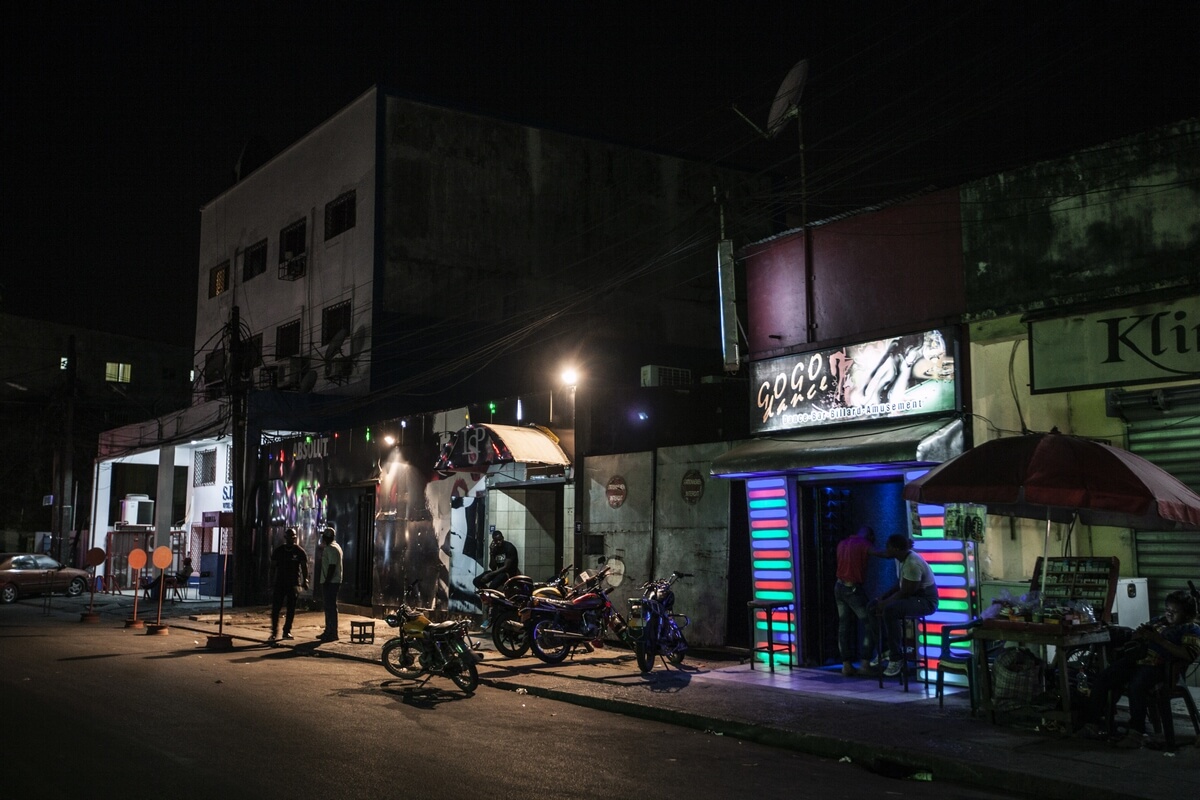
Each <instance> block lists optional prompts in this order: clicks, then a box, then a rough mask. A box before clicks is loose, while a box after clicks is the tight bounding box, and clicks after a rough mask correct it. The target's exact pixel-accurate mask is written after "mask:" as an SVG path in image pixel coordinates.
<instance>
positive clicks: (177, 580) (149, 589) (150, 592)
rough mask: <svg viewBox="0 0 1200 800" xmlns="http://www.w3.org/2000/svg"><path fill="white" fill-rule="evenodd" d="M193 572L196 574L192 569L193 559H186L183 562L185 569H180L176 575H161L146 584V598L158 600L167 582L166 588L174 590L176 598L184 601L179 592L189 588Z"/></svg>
mask: <svg viewBox="0 0 1200 800" xmlns="http://www.w3.org/2000/svg"><path fill="white" fill-rule="evenodd" d="M193 572H195V570H193V569H192V559H190V558H185V559H184V560H183V568H182V569H180V570H179V572H177V573H175V574H174V575H168V574H166V573H160V574H159V576H158V577H157V578H155V579H154V580H152V581H151V582H150V583H148V584H146V594H145V596H146V597H148V598H150V599H151V600H157V599H158V593H159V592H160V591H161V590H162V587H163V585H164V582H165V585H166V587H167V588H168V589H171V590H173V591H174V592H175V596H176V597H178V598H179V599H180V600H182V599H183V594H182V593H181V592H180V591H179V590H180V589H181V588H184V587H186V586H187V583H188V579H189V578H191V577H192V573H193Z"/></svg>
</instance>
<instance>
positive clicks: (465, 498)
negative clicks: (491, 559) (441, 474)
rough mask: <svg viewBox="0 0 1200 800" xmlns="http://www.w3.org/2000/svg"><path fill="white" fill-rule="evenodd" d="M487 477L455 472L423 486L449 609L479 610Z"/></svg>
mask: <svg viewBox="0 0 1200 800" xmlns="http://www.w3.org/2000/svg"><path fill="white" fill-rule="evenodd" d="M486 497H487V479H486V478H485V476H483V475H481V474H477V473H468V472H455V473H451V475H450V476H449V477H448V478H446V479H445V480H437V481H432V482H431V483H429V484H428V485H427V486H426V487H425V499H426V505H427V507H428V508H429V509H430V512H431V513H432V515H433V526H434V530H436V531H437V532H438V535H439V536H440V538H441V546H440V548H439V550H440V556H441V558H442V560H443V563H444V571H445V575H446V584H445V587H444V594H445V597H446V599H447V603H448V607H449V609H450V610H451V611H459V612H464V613H479V612H480V611H481V610H482V609H481V607H480V604H479V598H478V596H477V595H476V594H475V584H474V583H473V581H474V579H475V576H477V575H479V574H480V573H481V572H483V571H484V569H485V568H486V565H485V563H484V562H485V561H486V560H487V552H488V550H487V545H486V544H485V538H486V537H485V536H484V530H483V528H484V524H485V523H486V518H487V500H486Z"/></svg>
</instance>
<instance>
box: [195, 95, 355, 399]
mask: <svg viewBox="0 0 1200 800" xmlns="http://www.w3.org/2000/svg"><path fill="white" fill-rule="evenodd" d="M375 119H376V91H375V90H374V89H372V90H370V91H368V92H367V93H366V94H364V95H362V96H361V97H359V98H358V99H357V100H356V101H355V102H353V103H352V104H350V105H349V106H347V107H346V108H344V109H343V110H342V111H340V112H339V113H338V114H337V115H335V116H334V117H332V118H330V119H329V120H328V121H326V122H325V123H324V124H322V125H321V126H320V127H318V128H317V129H316V130H314V131H313V132H312V133H310V134H309V135H307V136H305V137H304V138H303V139H301V140H300V141H299V142H297V143H296V144H294V145H292V146H291V147H289V148H288V149H286V150H284V151H283V152H282V153H280V154H279V155H277V156H276V157H275V158H273V159H272V160H271V161H269V162H268V163H266V164H265V165H263V166H262V167H260V168H259V169H257V170H256V171H255V172H253V173H252V174H250V175H249V176H248V177H245V178H243V179H242V181H241V182H240V183H238V184H237V185H236V186H233V187H232V188H230V189H229V190H228V191H226V192H225V193H224V194H222V195H220V196H219V197H217V198H216V199H215V200H213V201H212V202H211V203H209V204H208V205H206V206H205V207H204V208H202V209H201V213H200V263H199V275H198V287H197V288H198V299H197V309H196V339H195V347H196V351H197V359H198V360H199V364H200V366H203V358H204V356H205V354H206V353H208V352H210V351H211V350H212V348H213V347H214V346H215V345H217V344H219V343H220V342H221V336H220V334H221V331H222V328H223V327H224V326H225V325H226V324H227V323H228V322H229V319H230V312H231V310H232V307H233V306H234V305H237V306H238V310H239V314H240V319H241V322H242V325H243V330H244V331H245V335H247V336H254V335H255V334H260V333H261V334H262V337H263V338H262V344H263V360H264V363H265V364H268V365H270V364H272V363H274V356H275V329H276V327H277V326H279V325H283V324H286V323H288V322H291V321H293V320H297V319H298V320H300V323H301V353H302V355H303V356H307V357H308V358H309V359H310V366H312V367H315V368H316V370H317V372H318V374H319V375H320V376H321V380H320V381H319V382H318V385H317V386H316V387H315V388H316V389H317V390H318V391H319V390H321V389H322V388H325V387H327V386H328V385H329V384H327V383H326V382H325V380H324V375H323V370H322V369H320V367H321V362H320V358H321V356H322V355H323V349H324V348H322V347H321V312H322V309H324V308H325V307H327V306H330V305H334V304H336V303H339V302H342V301H343V300H350V301H351V303H352V308H353V323H352V331H351V333H353V331H355V330H358V329H360V328H361V329H362V330H363V332H364V334H365V336H366V338H365V340H363V350H364V351H369V349H370V336H369V334H370V318H371V308H372V299H373V298H372V280H373V274H374V259H375V249H374V231H375V220H376V210H375V140H376V131H375V127H376V126H375ZM349 191H354V192H355V195H356V197H355V201H356V219H355V225H354V227H353V228H351V229H349V230H347V231H345V232H343V233H341V234H339V235H337V236H335V237H333V238H332V239H330V240H329V241H328V242H327V241H325V206H326V204H327V203H329V202H330V201H331V200H334V199H335V198H337V197H339V196H341V195H342V194H343V193H345V192H349ZM302 218H303V219H305V220H307V232H306V233H307V239H308V242H307V259H308V260H307V265H306V268H305V274H304V276H303V277H300V278H298V279H297V280H282V279H280V278H279V261H280V253H279V249H280V232H281V231H282V230H283V229H284V228H286V227H288V226H290V225H291V224H293V223H294V222H296V221H298V220H300V219H302ZM263 239H266V241H267V267H266V272H264V273H263V274H261V275H257V276H255V277H253V278H252V279H251V280H249V281H248V282H243V280H242V254H243V253H244V251H245V250H246V248H248V247H250V246H252V245H254V244H256V243H257V242H260V241H262V240H263ZM226 260H228V261H229V262H230V283H231V287H230V289H229V290H228V291H226V292H225V293H223V294H221V295H219V296H217V297H215V298H210V297H209V296H208V295H209V275H210V272H211V270H212V268H213V267H216V266H218V265H219V264H221V263H222V262H224V261H226ZM345 347H346V348H348V347H349V342H347V344H346V346H345ZM343 352H346V351H345V350H344V351H343ZM367 369H368V366H367V363H366V360H365V359H360V361H359V363H358V365H357V367H356V369H355V373H354V375H353V379H352V385H358V386H359V387H361V390H362V391H365V388H366V377H367ZM342 390H343V391H349V390H350V389H349V387H343V389H342Z"/></svg>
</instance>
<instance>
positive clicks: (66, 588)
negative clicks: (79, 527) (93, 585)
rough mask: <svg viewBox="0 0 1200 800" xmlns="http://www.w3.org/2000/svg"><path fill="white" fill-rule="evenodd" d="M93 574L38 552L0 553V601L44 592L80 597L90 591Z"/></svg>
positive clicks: (7, 601)
mask: <svg viewBox="0 0 1200 800" xmlns="http://www.w3.org/2000/svg"><path fill="white" fill-rule="evenodd" d="M90 578H91V576H90V575H89V574H88V572H87V571H86V570H82V569H75V568H74V567H68V566H67V565H66V564H63V563H62V562H61V561H55V560H54V559H53V558H51V557H50V556H44V555H39V554H37V553H0V602H4V603H11V602H13V601H15V600H16V599H17V598H18V597H22V596H24V595H30V594H42V593H44V592H65V593H66V594H67V596H69V597H78V596H79V595H81V594H83V593H84V592H85V591H87V587H88V580H90Z"/></svg>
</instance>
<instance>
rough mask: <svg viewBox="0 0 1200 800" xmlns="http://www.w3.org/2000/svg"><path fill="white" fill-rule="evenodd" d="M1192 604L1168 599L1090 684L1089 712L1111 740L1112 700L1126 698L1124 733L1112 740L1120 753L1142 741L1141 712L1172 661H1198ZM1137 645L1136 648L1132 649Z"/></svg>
mask: <svg viewBox="0 0 1200 800" xmlns="http://www.w3.org/2000/svg"><path fill="white" fill-rule="evenodd" d="M1196 613H1197V609H1196V599H1195V598H1194V597H1192V596H1191V595H1190V594H1189V593H1187V592H1185V591H1177V592H1171V593H1170V594H1169V595H1167V600H1166V603H1165V611H1164V612H1163V615H1162V616H1161V617H1155V618H1154V619H1152V620H1150V621H1149V622H1147V623H1146V624H1144V625H1142V626H1141V627H1139V628H1138V629H1137V630H1136V631H1134V633H1133V640H1132V643H1133V644H1134V645H1135V646H1133V647H1126V648H1125V652H1124V654H1123V655H1122V656H1121V657H1119V658H1118V659H1117V660H1116V661H1114V662H1113V663H1112V664H1110V665H1109V667H1108V668H1107V669H1105V670H1104V672H1102V673H1100V677H1099V678H1097V679H1096V682H1095V683H1094V684H1093V685H1092V711H1093V713H1094V714H1095V716H1096V718H1097V719H1098V720H1099V721H1100V722H1101V723H1102V724H1104V725H1105V728H1104V730H1103V731H1102V732H1101V735H1104V736H1107V737H1112V736H1113V735H1114V730H1113V724H1112V718H1113V709H1114V708H1115V706H1116V702H1117V698H1119V697H1120V696H1121V695H1125V696H1126V697H1128V698H1129V730H1128V732H1127V733H1126V735H1125V736H1124V738H1122V739H1119V740H1117V741H1116V745H1117V746H1118V747H1122V748H1129V749H1137V748H1139V747H1141V746H1142V744H1143V742H1144V740H1145V736H1146V708H1147V704H1148V702H1149V696H1150V691H1151V690H1152V689H1153V688H1154V687H1155V686H1157V685H1158V684H1160V683H1162V682H1163V680H1165V679H1166V676H1167V672H1168V671H1167V666H1168V664H1169V663H1170V662H1171V661H1173V660H1178V661H1183V662H1185V663H1189V664H1190V663H1191V662H1192V661H1195V660H1196V659H1197V658H1200V624H1198V623H1197V622H1196ZM1136 645H1141V646H1136Z"/></svg>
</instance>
